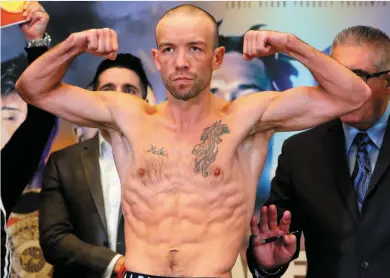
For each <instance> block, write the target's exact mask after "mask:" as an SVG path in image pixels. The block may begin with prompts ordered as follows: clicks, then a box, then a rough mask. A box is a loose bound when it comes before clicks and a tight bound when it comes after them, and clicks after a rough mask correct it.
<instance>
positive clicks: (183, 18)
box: [153, 14, 224, 100]
mask: <svg viewBox="0 0 390 278" xmlns="http://www.w3.org/2000/svg"><path fill="white" fill-rule="evenodd" d="M156 36H157V37H156V41H157V44H158V50H156V49H154V50H153V58H154V60H155V62H156V66H157V68H158V70H159V71H161V75H162V79H163V82H164V84H165V87H166V88H167V90H168V91H169V92H170V93H171V94H172V96H173V97H175V98H176V99H180V100H188V99H191V98H193V97H195V96H197V95H198V94H199V93H200V92H202V91H205V90H209V85H210V80H211V75H212V72H213V70H215V69H217V68H218V67H219V66H220V63H221V62H222V58H223V51H224V49H223V48H217V49H215V50H214V49H213V44H214V37H215V34H214V29H213V25H212V22H211V20H210V19H208V18H206V17H205V16H202V15H191V16H189V15H185V14H177V15H172V16H169V17H167V18H165V19H163V20H161V21H160V23H159V25H158V26H157V31H156Z"/></svg>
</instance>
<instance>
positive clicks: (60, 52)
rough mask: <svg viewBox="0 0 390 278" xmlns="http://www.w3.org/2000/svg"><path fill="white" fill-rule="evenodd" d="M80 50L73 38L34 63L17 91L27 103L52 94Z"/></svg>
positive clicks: (17, 87) (18, 84) (23, 76)
mask: <svg viewBox="0 0 390 278" xmlns="http://www.w3.org/2000/svg"><path fill="white" fill-rule="evenodd" d="M79 54H80V50H79V49H78V48H77V47H75V46H74V43H73V39H72V36H71V37H69V38H68V39H66V40H65V41H64V42H62V43H60V44H59V45H58V46H56V47H54V48H53V49H51V50H50V51H48V52H46V53H45V54H44V55H42V56H41V57H39V58H38V59H37V60H36V61H34V63H32V64H31V65H30V66H29V67H28V68H27V69H26V70H25V71H24V73H23V74H22V75H21V77H20V78H19V80H18V81H17V83H16V89H17V91H18V93H19V94H20V95H21V97H22V98H23V99H24V100H26V101H27V102H31V101H32V100H34V99H36V98H39V97H41V96H43V95H45V94H48V93H50V92H51V91H52V90H54V89H55V88H56V86H57V85H58V84H59V83H60V82H61V80H62V78H63V76H64V74H65V72H66V70H67V68H68V67H69V65H70V63H71V62H72V61H73V59H74V58H75V57H77V56H78V55H79Z"/></svg>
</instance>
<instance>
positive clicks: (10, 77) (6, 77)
mask: <svg viewBox="0 0 390 278" xmlns="http://www.w3.org/2000/svg"><path fill="white" fill-rule="evenodd" d="M26 68H27V58H26V57H25V56H23V55H20V56H17V57H15V58H12V59H9V60H7V61H4V62H2V63H1V96H2V97H6V96H8V95H11V94H14V93H16V91H15V84H16V81H18V79H19V77H20V76H21V75H22V73H23V71H24V70H25V69H26Z"/></svg>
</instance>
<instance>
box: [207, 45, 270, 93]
mask: <svg viewBox="0 0 390 278" xmlns="http://www.w3.org/2000/svg"><path fill="white" fill-rule="evenodd" d="M269 90H272V84H271V81H270V80H269V77H268V76H267V74H266V70H265V66H264V63H263V61H261V60H260V59H253V60H251V61H245V60H244V58H243V56H242V54H241V53H238V52H235V51H234V52H228V53H226V54H225V57H224V63H223V65H222V66H221V67H220V68H219V69H218V70H216V71H214V73H213V78H212V80H211V92H213V93H214V94H215V95H217V96H219V97H221V98H223V99H225V100H227V101H233V100H235V99H237V98H239V97H240V96H243V95H246V94H252V93H256V92H262V91H269Z"/></svg>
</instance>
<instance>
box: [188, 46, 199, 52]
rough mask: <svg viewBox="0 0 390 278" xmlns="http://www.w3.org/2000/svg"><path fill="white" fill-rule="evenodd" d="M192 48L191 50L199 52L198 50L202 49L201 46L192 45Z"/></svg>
mask: <svg viewBox="0 0 390 278" xmlns="http://www.w3.org/2000/svg"><path fill="white" fill-rule="evenodd" d="M190 50H191V51H195V52H197V51H200V50H201V49H200V48H199V47H196V46H192V47H191V48H190Z"/></svg>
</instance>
